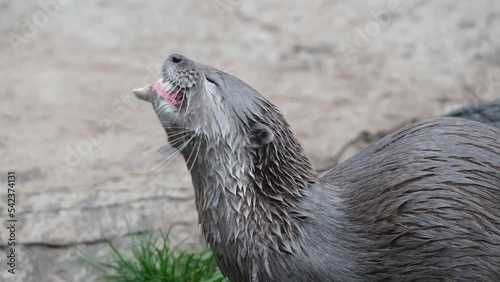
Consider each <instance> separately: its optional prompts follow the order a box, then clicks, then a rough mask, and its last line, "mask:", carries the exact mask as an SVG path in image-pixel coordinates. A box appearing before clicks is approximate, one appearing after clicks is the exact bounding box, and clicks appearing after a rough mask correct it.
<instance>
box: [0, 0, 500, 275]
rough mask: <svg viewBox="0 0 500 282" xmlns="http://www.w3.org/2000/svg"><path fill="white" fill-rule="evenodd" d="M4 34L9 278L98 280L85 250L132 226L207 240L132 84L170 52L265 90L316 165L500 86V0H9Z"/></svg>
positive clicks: (191, 242) (183, 178) (1, 232)
mask: <svg viewBox="0 0 500 282" xmlns="http://www.w3.org/2000/svg"><path fill="white" fill-rule="evenodd" d="M0 34H1V35H2V36H0V51H1V52H0V63H1V64H0V66H1V68H0V85H2V90H0V97H1V101H2V102H1V103H0V109H1V111H0V128H1V129H2V131H1V132H0V156H1V158H0V180H2V181H1V183H3V184H2V185H3V187H4V188H2V189H1V190H0V198H1V200H0V204H1V208H0V219H1V221H2V222H3V223H4V222H5V221H6V219H7V214H6V207H7V206H6V197H7V196H6V191H7V188H6V178H7V176H6V175H7V171H12V170H13V171H16V173H17V176H18V178H17V185H16V189H17V200H18V201H17V206H16V207H17V209H16V218H17V219H18V223H17V226H16V227H17V228H16V236H17V239H18V241H17V248H16V251H17V268H16V272H17V274H16V275H11V274H9V273H8V272H7V269H6V265H5V263H4V260H5V256H6V252H7V247H6V242H7V241H6V239H7V238H8V236H9V232H8V230H7V229H5V228H2V229H0V238H1V240H0V243H1V248H0V257H2V258H3V259H1V260H0V261H2V263H1V266H0V271H1V272H0V280H1V281H27V282H31V281H36V282H40V281H42V282H43V281H49V282H59V281H94V280H95V277H96V271H95V269H93V268H92V267H90V266H89V265H88V264H86V263H84V262H83V261H82V259H81V258H80V256H81V254H82V253H86V254H88V255H90V256H92V257H97V258H102V257H103V256H106V255H107V254H108V252H109V249H108V248H107V247H106V244H105V243H104V242H105V238H113V239H114V240H116V241H118V242H126V241H127V235H128V234H131V233H141V232H144V231H154V230H159V229H165V230H166V229H168V228H173V229H172V232H173V234H174V241H175V242H182V245H183V246H184V247H188V248H199V247H201V246H203V244H202V240H201V236H200V234H199V229H198V227H197V216H196V214H195V210H194V203H193V193H192V190H191V186H190V179H189V176H188V175H187V170H186V168H185V165H184V163H183V160H182V159H181V158H180V157H173V158H171V157H172V156H173V155H172V154H173V151H172V150H171V149H170V148H169V147H168V146H167V145H166V136H165V135H164V133H163V131H162V129H161V127H160V124H159V122H158V121H157V119H156V116H155V115H154V113H153V111H152V110H151V108H150V106H149V105H147V104H146V103H142V102H140V101H136V100H135V99H133V98H132V97H131V95H130V92H131V89H132V88H135V87H138V86H142V85H145V84H147V83H150V82H152V81H153V80H155V79H156V78H158V77H159V76H158V75H159V73H158V70H159V67H160V65H161V63H162V61H163V60H164V59H165V58H166V57H167V56H168V55H169V54H170V53H173V52H180V53H183V54H184V55H186V56H188V57H190V58H192V59H195V60H197V61H200V62H204V63H206V64H209V65H212V66H215V67H218V68H220V69H222V70H225V71H226V72H230V73H232V74H234V75H236V76H238V77H240V78H241V79H243V80H244V81H246V82H248V83H249V84H250V85H252V86H253V87H254V88H256V89H257V90H259V91H260V92H261V93H262V94H264V95H265V96H266V97H267V98H268V99H269V100H271V101H272V102H273V103H275V104H276V105H277V106H278V107H279V108H280V109H282V111H283V112H284V114H285V116H286V117H287V119H288V121H289V122H290V124H291V126H292V128H293V130H294V132H295V134H296V136H297V137H298V139H299V140H300V141H301V142H302V144H303V146H304V148H305V150H306V152H307V154H308V155H309V156H310V158H311V160H312V161H313V163H314V164H315V166H316V167H317V168H324V167H327V166H328V165H331V164H333V163H334V162H335V160H334V159H333V157H334V156H335V155H336V153H337V152H338V151H339V150H340V149H341V148H342V146H343V145H344V144H346V143H348V142H349V141H350V140H352V139H353V138H355V137H356V136H358V134H360V132H363V131H367V132H370V133H377V132H387V131H391V130H393V129H394V128H397V127H399V126H401V125H403V124H405V123H408V122H409V121H411V120H412V119H424V118H429V117H433V116H438V115H441V114H442V113H444V112H446V111H448V110H451V109H453V108H456V107H458V106H460V105H465V104H468V103H473V102H478V101H486V100H493V99H495V98H498V97H499V93H500V92H499V91H500V47H499V46H500V45H499V43H500V42H499V41H500V2H499V1H494V0H491V1H487V0H483V1H437V0H436V1H401V2H399V1H392V0H380V1H379V0H377V1H364V3H363V4H362V3H359V2H354V1H332V0H329V1H327V0H324V1H306V0H295V1H285V0H279V1H278V0H274V1H243V0H209V1H193V0H191V1H170V0H169V1H165V0H163V1H159V0H157V1H139V0H128V1H106V0H91V1H75V0H59V2H57V1H56V0H50V1H49V0H47V1H40V2H39V1H24V0H23V1H14V0H11V1H5V0H0ZM358 147H359V145H358ZM358 147H355V148H353V149H352V150H351V151H352V152H350V153H354V151H356V150H357V149H358Z"/></svg>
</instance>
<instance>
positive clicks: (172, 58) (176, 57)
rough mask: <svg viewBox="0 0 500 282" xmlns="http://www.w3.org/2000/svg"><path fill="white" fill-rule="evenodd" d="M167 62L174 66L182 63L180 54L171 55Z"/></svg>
mask: <svg viewBox="0 0 500 282" xmlns="http://www.w3.org/2000/svg"><path fill="white" fill-rule="evenodd" d="M167 60H168V61H170V62H172V63H174V64H178V63H180V62H182V60H183V58H182V55H181V54H172V55H170V56H169V57H168V59H167Z"/></svg>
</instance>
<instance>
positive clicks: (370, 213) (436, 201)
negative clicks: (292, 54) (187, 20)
mask: <svg viewBox="0 0 500 282" xmlns="http://www.w3.org/2000/svg"><path fill="white" fill-rule="evenodd" d="M176 56H180V55H176ZM181 58H182V62H185V65H184V66H179V65H178V64H172V62H171V61H168V60H167V62H166V63H165V68H164V76H165V78H166V79H168V80H179V81H184V80H185V79H186V77H188V78H189V74H191V75H192V78H190V79H188V82H191V81H194V80H195V83H192V84H191V85H194V86H195V88H196V90H194V88H193V87H191V88H189V87H188V86H187V85H189V83H187V82H182V83H179V85H181V84H182V85H183V87H184V88H185V91H186V93H188V95H187V98H188V100H189V102H188V104H190V107H191V108H187V107H186V108H181V110H180V113H179V114H178V115H177V112H176V111H174V110H173V109H172V108H169V107H168V106H166V105H165V104H164V102H162V101H161V100H159V98H158V97H156V99H155V100H154V101H153V105H154V108H155V110H156V111H157V113H158V115H159V117H160V120H161V121H162V124H163V125H164V127H165V129H166V131H167V134H168V135H169V136H172V134H175V133H178V131H176V130H175V129H173V126H174V127H176V128H177V127H183V128H184V130H185V138H184V139H182V141H183V142H186V141H187V140H190V142H189V144H188V145H187V146H184V147H183V146H181V145H182V144H180V143H179V144H173V145H174V146H176V147H177V148H178V149H180V150H181V151H182V154H183V155H184V157H185V159H186V162H187V166H188V168H190V171H191V176H192V181H193V186H194V190H195V198H196V207H197V210H198V214H199V220H200V224H201V227H202V231H203V234H204V235H205V238H206V240H207V242H208V243H209V245H210V246H211V248H212V250H213V252H214V254H215V257H216V259H217V262H218V264H219V266H220V268H221V270H222V272H223V273H224V274H225V275H226V276H227V277H228V278H229V279H230V280H231V281H378V280H387V281H402V280H422V281H500V141H499V139H500V130H498V129H496V128H494V127H490V126H486V125H483V124H481V123H477V122H473V121H468V120H464V119H457V118H441V119H434V120H430V121H426V122H421V123H418V124H414V125H411V126H407V127H405V128H403V129H401V130H399V131H397V132H395V133H393V134H391V135H389V136H387V137H385V138H383V139H382V140H380V141H379V142H377V143H375V144H373V145H371V146H370V147H368V148H366V149H365V150H363V151H362V152H360V153H359V154H357V155H356V156H354V157H353V158H351V159H349V160H347V161H346V162H344V163H342V164H340V165H338V166H337V167H335V168H333V169H331V170H329V171H326V172H324V173H322V174H321V175H317V174H316V173H315V171H314V170H313V168H312V166H311V164H310V162H309V160H308V159H307V157H306V156H305V154H304V153H303V150H302V148H301V146H300V144H299V143H298V142H297V140H296V139H295V138H294V136H293V134H292V132H291V131H290V128H289V126H288V124H287V122H286V121H285V119H284V118H283V117H282V116H281V114H280V113H279V111H278V110H277V109H276V108H275V107H274V106H273V105H272V104H271V103H270V102H268V101H267V100H266V99H265V98H263V97H262V96H261V95H260V94H259V93H258V92H257V91H255V90H254V89H252V88H251V87H250V86H248V85H247V84H245V83H244V82H242V81H240V80H239V79H237V78H235V77H233V76H231V75H229V74H226V73H223V72H221V71H219V70H216V69H213V68H211V67H208V66H204V65H201V64H197V63H194V62H193V61H191V60H189V59H187V58H185V57H182V56H181ZM179 68H180V70H179ZM185 70H189V72H185V73H188V75H187V76H186V75H184V76H182V75H181V76H179V74H180V73H183V71H185ZM172 76H175V78H172ZM174 114H176V119H175V120H174V119H173V116H174ZM169 138H170V137H169ZM193 152H195V153H196V155H197V157H196V159H194V158H192V156H193Z"/></svg>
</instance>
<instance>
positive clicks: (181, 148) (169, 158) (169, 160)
mask: <svg viewBox="0 0 500 282" xmlns="http://www.w3.org/2000/svg"><path fill="white" fill-rule="evenodd" d="M193 138H194V136H193V137H191V138H189V140H188V141H186V142H185V143H184V144H183V145H182V146H181V147H179V149H178V150H176V152H175V153H173V154H172V155H171V156H169V157H167V158H165V159H164V160H163V161H161V162H160V163H159V164H157V165H156V166H154V167H153V168H151V169H150V170H149V171H152V170H154V169H156V168H158V167H159V166H161V165H162V164H163V163H165V161H167V160H168V162H167V163H166V164H165V166H167V165H168V164H169V163H170V162H171V161H172V160H173V159H175V157H176V156H177V155H179V154H180V153H181V152H182V150H184V148H186V147H187V146H188V145H189V142H191V140H193Z"/></svg>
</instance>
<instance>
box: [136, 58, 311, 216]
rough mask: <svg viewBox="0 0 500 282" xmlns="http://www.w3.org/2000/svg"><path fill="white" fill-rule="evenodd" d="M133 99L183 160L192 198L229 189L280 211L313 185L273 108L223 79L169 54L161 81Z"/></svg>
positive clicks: (240, 84) (252, 92)
mask: <svg viewBox="0 0 500 282" xmlns="http://www.w3.org/2000/svg"><path fill="white" fill-rule="evenodd" d="M134 94H135V95H136V96H137V97H138V98H140V99H142V100H145V101H149V102H151V103H152V105H153V108H154V110H155V111H156V113H157V115H158V118H159V119H160V122H161V124H162V125H163V127H164V128H165V131H166V132H167V135H168V138H169V142H170V144H171V145H172V146H174V147H175V148H176V149H178V150H179V151H181V153H182V155H183V156H184V158H185V159H186V162H187V165H188V168H189V169H190V171H191V175H192V180H193V185H194V186H195V191H196V192H200V191H207V190H211V191H220V190H229V191H230V192H231V193H232V194H234V195H236V194H238V195H240V196H242V197H243V195H246V191H247V190H250V191H253V193H254V194H262V195H263V196H265V197H269V198H272V199H273V200H272V201H275V202H276V204H278V205H279V203H280V202H287V200H290V201H293V199H296V198H297V197H300V196H301V195H302V192H303V191H305V190H306V188H307V187H308V186H309V184H310V183H311V182H313V181H314V180H315V172H314V170H313V169H312V166H311V164H310V162H309V160H308V159H307V158H306V157H305V155H304V154H303V151H302V148H301V146H300V145H299V143H298V142H297V141H296V139H295V138H294V137H293V134H292V132H291V130H290V127H289V125H288V124H287V122H286V121H285V119H284V118H283V116H282V115H281V113H280V112H279V111H278V110H277V108H276V107H275V106H274V105H272V104H271V103H270V102H269V101H268V100H266V99H265V98H264V97H263V96H262V95H260V94H259V93H258V92H257V91H256V90H254V89H253V88H251V87H250V86H248V85H247V84H246V83H244V82H243V81H241V80H239V79H238V78H236V77H234V76H232V75H230V74H227V73H224V72H222V71H220V70H217V69H215V68H212V67H209V66H206V65H203V64H200V63H197V62H194V61H192V60H190V59H188V58H187V57H185V56H182V55H180V54H173V55H171V56H169V57H168V59H167V60H166V61H165V63H164V65H163V77H162V78H161V79H160V80H158V81H157V82H156V83H155V84H154V85H150V86H147V87H144V88H141V89H136V90H134ZM247 188H249V189H247ZM200 193H204V192H200ZM211 193H212V192H211ZM214 197H215V196H214ZM199 198H200V199H203V200H205V201H206V200H207V199H209V198H212V196H200V197H199ZM214 201H215V200H214ZM290 201H289V202H287V203H286V205H287V206H293V203H291V202H290ZM205 204H206V203H203V204H202V205H205Z"/></svg>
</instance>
